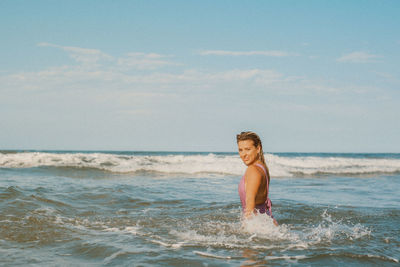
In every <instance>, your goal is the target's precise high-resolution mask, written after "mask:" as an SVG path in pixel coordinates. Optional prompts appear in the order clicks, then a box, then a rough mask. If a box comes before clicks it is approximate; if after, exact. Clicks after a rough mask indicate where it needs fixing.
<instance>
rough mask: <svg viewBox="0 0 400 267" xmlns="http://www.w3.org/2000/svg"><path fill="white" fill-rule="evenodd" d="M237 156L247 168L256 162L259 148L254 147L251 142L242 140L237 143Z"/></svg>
mask: <svg viewBox="0 0 400 267" xmlns="http://www.w3.org/2000/svg"><path fill="white" fill-rule="evenodd" d="M238 148H239V156H240V158H241V159H242V160H243V162H244V164H246V165H247V166H249V165H251V164H253V163H254V162H256V161H257V160H258V155H259V153H260V147H255V146H254V142H253V140H243V141H239V142H238Z"/></svg>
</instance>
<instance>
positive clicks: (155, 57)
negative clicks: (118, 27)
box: [118, 53, 180, 70]
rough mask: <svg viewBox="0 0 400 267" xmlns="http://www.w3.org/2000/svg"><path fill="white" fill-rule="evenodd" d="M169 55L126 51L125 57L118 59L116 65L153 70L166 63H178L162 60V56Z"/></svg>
mask: <svg viewBox="0 0 400 267" xmlns="http://www.w3.org/2000/svg"><path fill="white" fill-rule="evenodd" d="M169 57H171V56H164V55H160V54H156V53H148V54H145V53H128V54H127V55H126V57H123V58H119V59H118V66H120V67H123V68H135V69H139V70H153V69H157V68H160V67H163V66H167V65H170V66H172V65H175V66H178V65H180V64H178V63H174V62H170V61H167V60H164V58H169Z"/></svg>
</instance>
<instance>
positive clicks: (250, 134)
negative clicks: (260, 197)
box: [236, 131, 270, 180]
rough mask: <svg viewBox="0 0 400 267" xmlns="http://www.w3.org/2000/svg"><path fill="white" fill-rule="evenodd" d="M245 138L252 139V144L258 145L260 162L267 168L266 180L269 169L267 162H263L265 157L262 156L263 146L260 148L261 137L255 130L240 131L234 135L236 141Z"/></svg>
mask: <svg viewBox="0 0 400 267" xmlns="http://www.w3.org/2000/svg"><path fill="white" fill-rule="evenodd" d="M245 140H252V141H253V144H254V146H255V147H258V146H260V155H259V157H260V160H261V162H262V163H263V164H264V166H265V167H266V169H267V175H268V180H269V179H270V176H269V169H268V166H267V163H266V162H265V158H264V152H263V148H262V143H261V139H260V137H259V136H258V135H257V134H256V133H255V132H250V131H248V132H241V133H240V134H237V135H236V142H237V143H239V142H240V141H245Z"/></svg>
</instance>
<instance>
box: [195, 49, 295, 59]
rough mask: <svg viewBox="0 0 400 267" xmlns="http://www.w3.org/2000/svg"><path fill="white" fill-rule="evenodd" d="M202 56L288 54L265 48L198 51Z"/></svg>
mask: <svg viewBox="0 0 400 267" xmlns="http://www.w3.org/2000/svg"><path fill="white" fill-rule="evenodd" d="M199 54H200V55H202V56H208V55H214V56H267V57H288V56H292V55H295V54H290V53H287V52H285V51H279V50H267V51H227V50H204V51H201V52H200V53H199Z"/></svg>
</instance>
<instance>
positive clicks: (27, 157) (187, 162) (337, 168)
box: [0, 152, 400, 177]
mask: <svg viewBox="0 0 400 267" xmlns="http://www.w3.org/2000/svg"><path fill="white" fill-rule="evenodd" d="M396 155H397V154H396ZM266 160H267V164H268V166H269V169H270V173H271V176H272V177H293V176H316V175H325V174H328V175H348V176H352V175H354V176H356V175H365V174H395V173H400V158H398V157H393V156H392V157H391V156H390V155H389V156H387V157H376V158H373V157H372V158H371V157H365V156H354V157H349V156H341V155H337V156H326V155H320V156H316V155H311V156H310V155H302V156H293V155H289V156H288V155H276V154H266ZM37 167H54V168H59V167H62V168H91V169H98V170H102V171H108V172H115V173H134V172H158V173H167V174H168V173H182V174H192V175H193V174H211V175H218V174H223V175H242V174H243V172H244V170H245V166H244V165H243V163H242V162H241V160H240V158H239V157H238V156H237V155H235V154H229V153H225V154H218V153H217V154H214V153H209V154H206V153H198V154H196V153H184V152H182V153H171V154H168V153H158V154H157V153H151V152H149V153H147V154H146V153H141V154H124V153H86V152H82V153H78V152H69V153H59V152H57V153H56V152H54V153H51V152H18V153H9V152H7V153H5V152H0V168H37Z"/></svg>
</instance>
